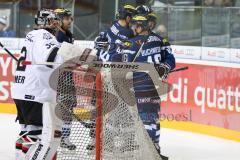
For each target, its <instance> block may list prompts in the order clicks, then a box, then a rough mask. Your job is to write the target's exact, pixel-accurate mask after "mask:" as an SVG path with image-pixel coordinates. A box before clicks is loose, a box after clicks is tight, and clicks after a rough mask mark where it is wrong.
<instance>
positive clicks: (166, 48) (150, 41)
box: [117, 15, 175, 160]
mask: <svg viewBox="0 0 240 160" xmlns="http://www.w3.org/2000/svg"><path fill="white" fill-rule="evenodd" d="M130 25H131V29H132V30H133V32H134V34H135V37H134V38H132V39H130V43H131V46H130V47H129V48H127V49H122V50H119V51H120V54H121V53H122V54H123V55H122V57H123V59H122V61H126V62H143V63H153V64H154V65H155V66H156V70H157V71H158V69H159V68H158V67H159V65H156V64H161V65H163V66H164V68H165V69H166V74H165V75H164V77H161V78H162V79H164V78H166V77H167V74H168V73H169V71H170V70H172V69H173V68H174V67H175V58H174V56H173V54H172V49H171V47H170V44H169V42H168V41H167V40H166V39H163V38H162V37H160V36H159V35H156V34H154V33H152V32H151V31H150V29H149V23H148V19H147V17H146V16H143V15H136V16H134V17H133V19H132V21H131V24H130ZM117 55H119V53H118V54H117ZM161 75H162V74H161ZM138 78H141V79H143V78H144V79H145V81H142V82H140V83H134V91H135V97H136V102H137V107H138V112H139V115H140V117H141V119H142V121H143V124H144V126H145V129H146V130H147V131H148V134H149V136H150V137H151V139H152V141H153V143H154V144H155V147H156V149H157V151H158V152H159V154H160V146H159V138H160V122H159V114H158V113H159V111H160V98H159V95H158V93H157V91H156V89H155V85H154V84H153V82H152V80H151V78H150V77H149V75H148V74H146V73H143V72H136V73H134V74H133V82H134V81H136V80H137V79H138ZM148 91H151V92H152V93H153V95H154V96H151V97H149V96H148V95H149V94H146V92H148ZM160 156H161V157H162V159H163V160H165V159H168V158H167V157H165V156H162V155H161V154H160Z"/></svg>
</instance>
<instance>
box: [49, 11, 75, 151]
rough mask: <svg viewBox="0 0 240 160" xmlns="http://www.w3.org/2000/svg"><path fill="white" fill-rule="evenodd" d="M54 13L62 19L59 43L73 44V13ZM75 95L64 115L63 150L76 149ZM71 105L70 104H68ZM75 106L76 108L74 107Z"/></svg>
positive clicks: (73, 89)
mask: <svg viewBox="0 0 240 160" xmlns="http://www.w3.org/2000/svg"><path fill="white" fill-rule="evenodd" d="M54 13H55V14H56V15H57V17H58V18H59V19H60V26H59V28H58V29H59V30H58V32H57V40H58V42H59V43H63V42H67V43H72V44H73V42H74V39H73V34H72V33H71V31H69V29H70V27H71V25H72V22H73V18H72V13H71V11H70V10H68V9H64V8H58V9H55V10H54ZM67 74H69V75H68V76H69V77H72V76H71V75H70V74H71V73H67ZM72 84H73V85H69V87H70V86H74V82H73V81H72ZM71 89H72V91H75V88H74V87H72V88H71ZM74 95H75V94H71V95H69V96H72V97H68V98H70V99H72V101H73V102H72V103H71V106H68V108H69V112H67V111H68V110H67V109H65V111H66V112H65V114H64V116H65V117H64V118H63V119H65V120H66V121H64V122H63V123H64V124H63V128H62V138H61V144H60V146H61V147H63V148H68V149H69V150H74V149H76V146H75V145H74V144H72V143H71V142H70V139H69V136H70V134H71V124H72V115H71V114H72V110H71V108H73V107H75V106H76V105H77V99H76V97H75V96H74ZM68 104H70V103H68ZM74 105H75V106H74Z"/></svg>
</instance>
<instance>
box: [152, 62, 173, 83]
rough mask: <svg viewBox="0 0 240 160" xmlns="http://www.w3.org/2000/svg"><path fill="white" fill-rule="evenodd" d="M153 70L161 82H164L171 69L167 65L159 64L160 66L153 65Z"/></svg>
mask: <svg viewBox="0 0 240 160" xmlns="http://www.w3.org/2000/svg"><path fill="white" fill-rule="evenodd" d="M154 67H155V69H156V70H157V72H158V74H159V77H160V78H161V79H162V80H166V79H167V77H168V74H169V72H170V70H171V67H170V66H169V65H168V64H165V63H161V64H154Z"/></svg>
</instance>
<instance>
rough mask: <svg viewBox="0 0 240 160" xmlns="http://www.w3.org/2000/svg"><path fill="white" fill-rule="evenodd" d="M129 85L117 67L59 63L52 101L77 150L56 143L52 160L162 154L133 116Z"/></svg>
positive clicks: (129, 159) (128, 159) (119, 159)
mask: <svg viewBox="0 0 240 160" xmlns="http://www.w3.org/2000/svg"><path fill="white" fill-rule="evenodd" d="M132 89H133V83H132V80H131V79H129V78H126V75H125V74H121V73H120V72H119V73H118V72H115V73H114V74H112V73H110V71H108V70H106V69H105V70H104V69H102V70H101V71H98V72H97V73H96V72H95V73H94V72H90V71H86V70H84V69H82V68H80V67H79V68H75V69H69V68H68V67H65V68H64V67H63V68H61V69H60V70H59V77H58V86H57V102H58V107H59V110H60V114H61V116H62V118H63V120H64V121H66V122H68V124H69V125H70V126H71V127H70V128H71V132H70V136H69V138H70V141H71V142H72V143H73V144H75V145H76V149H75V150H69V149H67V148H64V147H59V149H58V151H57V159H59V160H100V159H101V160H159V159H161V158H160V156H159V154H158V153H157V151H156V149H155V147H154V144H153V143H152V141H151V139H150V137H149V136H148V133H147V131H146V130H145V129H144V125H143V123H142V121H141V119H140V117H139V115H138V110H137V106H136V103H135V97H134V92H133V91H132ZM63 134H64V132H63Z"/></svg>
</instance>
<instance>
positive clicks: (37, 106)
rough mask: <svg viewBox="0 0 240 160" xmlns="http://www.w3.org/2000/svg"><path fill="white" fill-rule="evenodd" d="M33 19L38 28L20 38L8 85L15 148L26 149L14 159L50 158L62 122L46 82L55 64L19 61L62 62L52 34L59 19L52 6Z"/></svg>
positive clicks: (55, 146)
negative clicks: (14, 111) (14, 123)
mask: <svg viewBox="0 0 240 160" xmlns="http://www.w3.org/2000/svg"><path fill="white" fill-rule="evenodd" d="M35 23H36V25H37V28H38V29H36V30H33V31H31V32H29V33H28V34H27V36H26V38H25V40H24V43H23V48H22V50H21V57H20V59H19V62H18V65H17V69H16V72H15V81H14V83H13V85H12V86H11V92H12V98H13V99H14V102H15V104H16V106H17V119H18V121H19V124H20V126H21V132H20V134H19V136H20V137H19V138H18V139H17V141H16V148H18V149H19V150H22V151H23V152H24V153H26V154H19V152H18V153H17V155H16V156H17V159H18V160H21V159H24V160H25V159H35V160H42V159H49V160H51V159H52V158H53V157H54V155H55V153H56V149H57V147H58V146H59V143H60V138H61V126H62V124H61V121H60V119H58V118H57V117H56V116H55V114H54V109H55V106H56V105H55V102H56V93H55V91H54V90H52V89H51V88H50V86H49V77H50V75H51V73H52V72H53V70H54V68H55V67H56V66H49V65H48V66H46V65H22V64H21V62H22V61H31V62H33V63H34V62H58V63H62V61H63V60H62V57H61V56H59V55H58V54H57V51H58V48H59V43H58V41H57V39H56V37H55V34H56V31H57V29H58V26H59V19H58V18H57V17H56V15H55V13H54V12H53V10H48V9H42V10H40V11H38V13H37V15H36V17H35Z"/></svg>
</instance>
